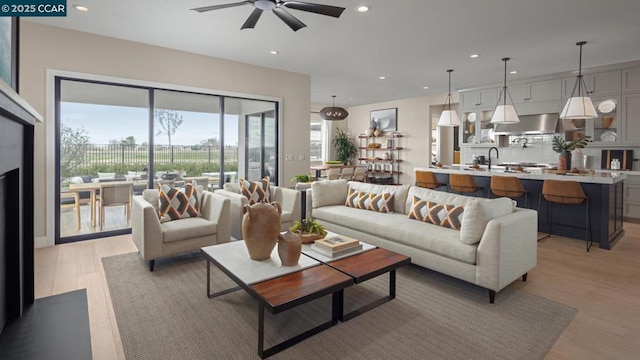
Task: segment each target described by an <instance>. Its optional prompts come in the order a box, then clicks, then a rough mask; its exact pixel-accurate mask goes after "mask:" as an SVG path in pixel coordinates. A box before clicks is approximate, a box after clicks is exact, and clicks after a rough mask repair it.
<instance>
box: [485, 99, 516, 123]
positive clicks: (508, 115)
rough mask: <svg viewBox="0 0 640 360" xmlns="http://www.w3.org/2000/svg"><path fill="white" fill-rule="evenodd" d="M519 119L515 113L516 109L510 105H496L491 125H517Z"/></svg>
mask: <svg viewBox="0 0 640 360" xmlns="http://www.w3.org/2000/svg"><path fill="white" fill-rule="evenodd" d="M519 122H520V119H519V118H518V114H517V113H516V108H515V107H513V105H511V104H507V105H498V106H496V110H495V111H494V112H493V116H492V117H491V123H492V124H515V123H519Z"/></svg>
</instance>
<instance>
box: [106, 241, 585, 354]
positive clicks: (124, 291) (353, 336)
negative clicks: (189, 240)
mask: <svg viewBox="0 0 640 360" xmlns="http://www.w3.org/2000/svg"><path fill="white" fill-rule="evenodd" d="M103 264H104V268H105V273H106V277H107V282H108V284H109V290H110V292H111V298H112V300H113V306H114V309H115V314H116V318H117V321H118V327H119V329H120V335H121V336H122V343H123V346H124V351H125V354H126V357H127V359H130V360H133V359H258V358H259V357H258V355H257V335H258V303H257V302H256V301H255V300H254V299H253V298H252V297H250V296H249V295H248V294H247V293H245V292H244V291H243V290H239V291H236V292H233V293H230V294H227V295H223V296H221V297H218V298H215V299H209V298H207V296H206V262H205V260H204V258H203V257H202V256H201V255H200V254H196V253H193V254H190V255H186V256H181V257H176V258H173V259H171V260H169V261H156V270H155V271H154V272H149V270H148V267H147V264H146V263H145V262H144V261H143V260H142V259H141V257H140V256H139V254H138V253H130V254H124V255H118V256H113V257H108V258H104V259H103ZM211 268H212V291H214V292H215V291H220V290H224V289H227V288H230V287H233V286H235V284H234V283H233V282H232V281H231V280H230V279H228V278H227V277H226V276H225V275H224V274H223V273H222V272H221V271H219V270H218V269H217V268H216V267H215V266H212V267H211ZM388 279H389V277H388V274H385V275H382V276H380V277H378V278H375V279H372V280H369V281H367V282H365V283H363V284H359V285H356V286H352V287H350V288H348V289H346V291H345V301H346V303H345V308H346V310H347V311H348V310H349V309H354V308H355V307H357V306H359V305H362V304H364V303H367V302H370V301H371V300H374V299H376V298H378V297H381V296H383V295H385V294H386V293H387V291H388V281H389V280H388ZM528 281H536V280H535V277H534V278H531V277H530V279H529V280H528ZM330 300H331V296H327V297H325V298H322V299H318V300H316V301H314V302H311V303H308V304H305V305H303V306H301V307H298V308H295V309H292V310H289V311H286V312H284V313H281V314H277V315H272V314H270V313H269V312H268V311H267V312H265V323H266V329H265V347H270V346H272V345H274V344H275V343H277V342H280V341H282V340H284V339H286V338H288V337H291V336H293V335H296V334H297V333H299V332H302V331H304V330H307V329H309V328H311V327H313V326H315V325H317V324H320V323H322V322H324V321H327V320H328V319H330V315H329V314H330V308H331V301H330ZM576 313H577V310H575V309H574V308H571V307H568V306H566V305H562V304H559V303H556V302H553V301H551V300H547V299H544V298H541V297H538V296H534V295H530V294H527V293H525V292H522V291H518V290H513V289H509V288H507V289H505V290H503V291H501V292H500V293H498V295H497V296H496V303H495V304H489V300H488V295H487V291H486V290H485V289H481V288H479V287H476V286H474V285H471V284H468V283H466V282H463V281H459V280H456V279H452V278H450V277H447V276H444V275H441V274H439V273H435V272H433V271H429V270H426V269H423V268H419V267H414V266H410V267H405V268H401V269H399V270H398V272H397V297H396V299H395V300H392V301H390V302H388V303H386V304H383V305H381V306H379V307H377V308H375V309H373V310H371V311H369V312H367V313H364V314H363V315H360V316H358V317H356V318H354V319H352V320H350V321H348V322H346V323H338V324H337V325H336V326H334V327H332V328H330V329H328V330H325V331H324V332H321V333H319V334H317V335H315V336H313V337H311V338H309V339H307V340H305V341H303V342H301V343H299V344H297V345H295V346H293V347H291V348H289V349H287V350H285V351H283V352H281V353H279V354H276V355H274V356H273V357H272V358H273V359H305V360H310V359H363V360H364V359H367V360H371V359H541V358H543V357H544V355H545V354H546V353H547V352H548V351H549V349H550V348H551V346H552V345H553V343H554V342H555V341H556V339H557V338H558V337H559V336H560V334H561V333H562V332H563V331H564V329H565V328H566V327H567V325H569V323H570V322H571V320H572V319H573V317H574V316H575V315H576Z"/></svg>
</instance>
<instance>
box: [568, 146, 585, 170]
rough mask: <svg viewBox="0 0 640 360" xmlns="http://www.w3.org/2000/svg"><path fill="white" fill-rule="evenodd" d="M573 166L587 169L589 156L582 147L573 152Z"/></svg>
mask: <svg viewBox="0 0 640 360" xmlns="http://www.w3.org/2000/svg"><path fill="white" fill-rule="evenodd" d="M571 166H572V167H575V168H578V170H585V169H586V167H587V156H586V155H585V154H584V153H583V152H582V149H575V150H573V151H572V152H571ZM569 170H571V169H569Z"/></svg>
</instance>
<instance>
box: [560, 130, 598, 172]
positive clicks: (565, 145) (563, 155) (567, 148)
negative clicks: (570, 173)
mask: <svg viewBox="0 0 640 360" xmlns="http://www.w3.org/2000/svg"><path fill="white" fill-rule="evenodd" d="M590 139H591V136H588V135H587V136H581V137H578V138H576V139H573V140H572V141H570V142H567V141H565V140H564V139H563V138H562V136H559V135H556V136H554V137H553V140H552V141H551V146H552V147H553V151H555V152H557V153H558V154H560V157H559V158H558V171H566V170H570V169H571V151H573V150H576V149H584V148H585V147H586V146H587V145H588V144H589V141H591V140H590Z"/></svg>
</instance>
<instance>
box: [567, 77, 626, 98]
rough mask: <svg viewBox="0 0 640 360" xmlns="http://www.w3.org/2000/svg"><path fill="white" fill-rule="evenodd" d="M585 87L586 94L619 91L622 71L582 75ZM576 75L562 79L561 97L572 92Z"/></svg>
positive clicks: (605, 93) (595, 94)
mask: <svg viewBox="0 0 640 360" xmlns="http://www.w3.org/2000/svg"><path fill="white" fill-rule="evenodd" d="M583 78H584V84H585V86H586V87H587V95H589V96H601V95H607V94H616V93H620V90H621V88H622V71H621V70H613V71H605V72H599V73H594V74H585V75H584V76H583ZM576 79H577V76H574V77H567V78H563V79H562V97H563V98H565V99H566V98H569V97H571V93H572V92H573V87H574V85H575V83H576Z"/></svg>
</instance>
